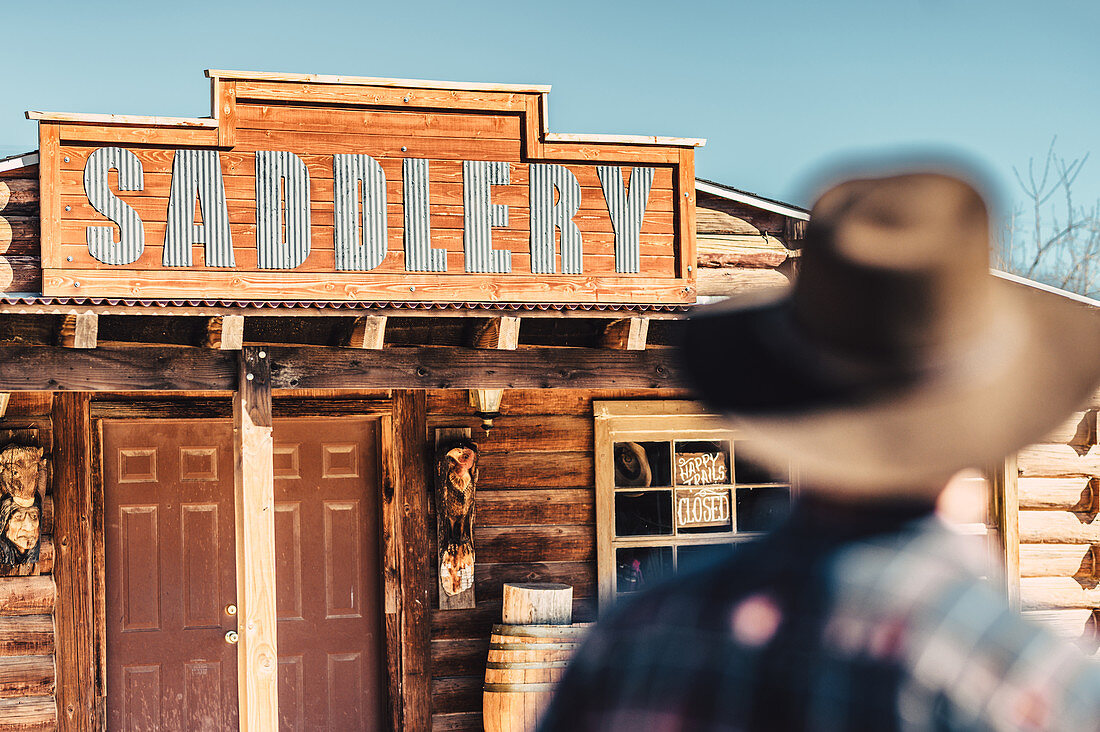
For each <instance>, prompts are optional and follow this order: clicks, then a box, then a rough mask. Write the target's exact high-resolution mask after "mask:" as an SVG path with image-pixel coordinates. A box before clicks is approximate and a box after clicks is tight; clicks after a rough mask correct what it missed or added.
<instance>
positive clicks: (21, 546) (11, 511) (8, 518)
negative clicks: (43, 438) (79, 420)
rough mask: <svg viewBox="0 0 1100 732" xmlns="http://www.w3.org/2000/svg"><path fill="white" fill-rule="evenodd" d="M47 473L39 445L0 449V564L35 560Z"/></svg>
mask: <svg viewBox="0 0 1100 732" xmlns="http://www.w3.org/2000/svg"><path fill="white" fill-rule="evenodd" d="M48 475H49V471H48V467H47V463H46V458H44V457H42V448H40V447H23V446H21V445H8V446H7V447H5V448H4V449H3V450H2V451H0V565H9V566H17V565H21V564H33V563H34V562H37V561H38V545H39V522H40V520H41V517H42V495H43V494H44V493H45V491H46V481H47V479H48Z"/></svg>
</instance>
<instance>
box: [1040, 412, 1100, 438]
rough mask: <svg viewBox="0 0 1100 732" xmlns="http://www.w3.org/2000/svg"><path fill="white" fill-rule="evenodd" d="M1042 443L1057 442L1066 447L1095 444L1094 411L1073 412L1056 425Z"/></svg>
mask: <svg viewBox="0 0 1100 732" xmlns="http://www.w3.org/2000/svg"><path fill="white" fill-rule="evenodd" d="M1043 441H1044V442H1057V443H1062V444H1067V445H1076V446H1085V447H1088V446H1089V445H1093V444H1095V443H1096V411H1095V410H1092V409H1090V410H1087V411H1083V412H1074V413H1073V414H1071V415H1070V416H1069V417H1067V418H1066V420H1065V421H1064V422H1062V424H1060V425H1058V426H1057V427H1056V428H1055V429H1054V430H1053V431H1052V432H1051V433H1050V434H1048V435H1047V436H1046V437H1045V438H1044V440H1043Z"/></svg>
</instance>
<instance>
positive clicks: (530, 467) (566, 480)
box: [479, 451, 595, 490]
mask: <svg viewBox="0 0 1100 732" xmlns="http://www.w3.org/2000/svg"><path fill="white" fill-rule="evenodd" d="M479 470H480V472H481V475H480V481H479V485H480V486H481V487H483V488H484V489H486V490H513V489H516V490H520V489H526V488H570V487H572V486H575V485H577V484H578V483H581V484H590V483H591V482H592V481H593V480H594V479H595V477H594V476H595V468H594V466H593V464H592V454H591V453H582V452H533V451H514V452H507V453H494V454H493V456H492V459H490V460H486V461H484V462H483V463H482V464H481V465H480V466H479Z"/></svg>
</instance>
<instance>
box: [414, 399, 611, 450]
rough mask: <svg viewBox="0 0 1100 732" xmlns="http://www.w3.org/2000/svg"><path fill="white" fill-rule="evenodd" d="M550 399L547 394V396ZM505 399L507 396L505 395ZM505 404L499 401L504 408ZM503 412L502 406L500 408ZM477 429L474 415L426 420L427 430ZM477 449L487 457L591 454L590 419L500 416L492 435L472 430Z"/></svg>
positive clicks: (433, 416)
mask: <svg viewBox="0 0 1100 732" xmlns="http://www.w3.org/2000/svg"><path fill="white" fill-rule="evenodd" d="M547 395H548V396H549V393H547ZM505 397H507V394H505ZM503 403H504V401H503V399H502V400H501V404H502V405H503ZM502 408H503V406H502ZM456 424H460V425H462V426H464V427H471V428H477V427H478V426H479V425H480V424H481V421H480V419H479V418H477V417H476V416H474V415H470V416H468V417H466V416H460V417H453V416H446V417H444V416H435V415H432V416H431V417H429V418H428V426H429V427H442V426H453V425H456ZM474 434H475V435H477V437H478V439H477V440H476V441H477V442H478V447H479V448H480V450H481V452H482V453H484V454H486V455H488V454H495V453H507V452H513V451H515V450H523V451H527V452H530V451H533V450H538V451H543V452H589V451H591V450H592V445H593V436H592V417H591V416H585V417H581V416H577V417H572V416H549V415H548V416H544V417H518V416H512V415H509V414H502V415H501V416H500V417H496V418H495V419H494V420H493V431H492V432H491V433H489V435H488V436H483V435H482V434H481V430H480V429H475V430H474Z"/></svg>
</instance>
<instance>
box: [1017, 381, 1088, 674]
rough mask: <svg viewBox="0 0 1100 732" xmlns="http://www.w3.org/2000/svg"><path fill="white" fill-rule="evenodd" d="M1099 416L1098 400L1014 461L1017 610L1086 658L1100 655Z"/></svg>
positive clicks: (1022, 452)
mask: <svg viewBox="0 0 1100 732" xmlns="http://www.w3.org/2000/svg"><path fill="white" fill-rule="evenodd" d="M1098 408H1100V394H1097V395H1094V396H1093V398H1092V400H1091V403H1090V404H1089V405H1088V408H1087V409H1085V410H1083V411H1080V412H1078V413H1076V414H1074V415H1073V416H1072V417H1071V418H1070V419H1068V420H1067V421H1066V422H1065V423H1064V424H1063V425H1062V426H1061V427H1060V428H1059V429H1057V430H1056V431H1055V432H1054V433H1052V434H1051V435H1049V436H1048V437H1047V438H1046V441H1044V442H1042V443H1039V444H1035V445H1030V446H1028V447H1027V448H1024V449H1023V450H1021V451H1020V453H1019V454H1018V455H1017V457H1016V469H1017V471H1018V475H1019V478H1018V491H1019V532H1020V555H1019V563H1020V564H1019V579H1020V604H1021V608H1022V610H1023V611H1024V614H1025V615H1027V616H1030V617H1031V618H1033V619H1034V620H1037V621H1039V622H1041V623H1043V624H1045V625H1047V626H1048V627H1050V628H1051V629H1053V630H1054V631H1055V632H1057V633H1059V634H1060V635H1063V636H1065V637H1066V638H1069V639H1071V640H1074V641H1075V642H1077V643H1078V644H1079V645H1081V646H1083V647H1084V649H1085V650H1086V652H1088V653H1096V652H1097V650H1098V648H1100V634H1098V632H1097V622H1098V619H1100V588H1098V586H1097V585H1098V583H1100V571H1098V570H1100V567H1098V566H1097V556H1096V554H1097V545H1098V544H1100V521H1097V514H1098V512H1100V500H1098V487H1100V447H1098V439H1097V429H1096V415H1097V410H1098Z"/></svg>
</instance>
